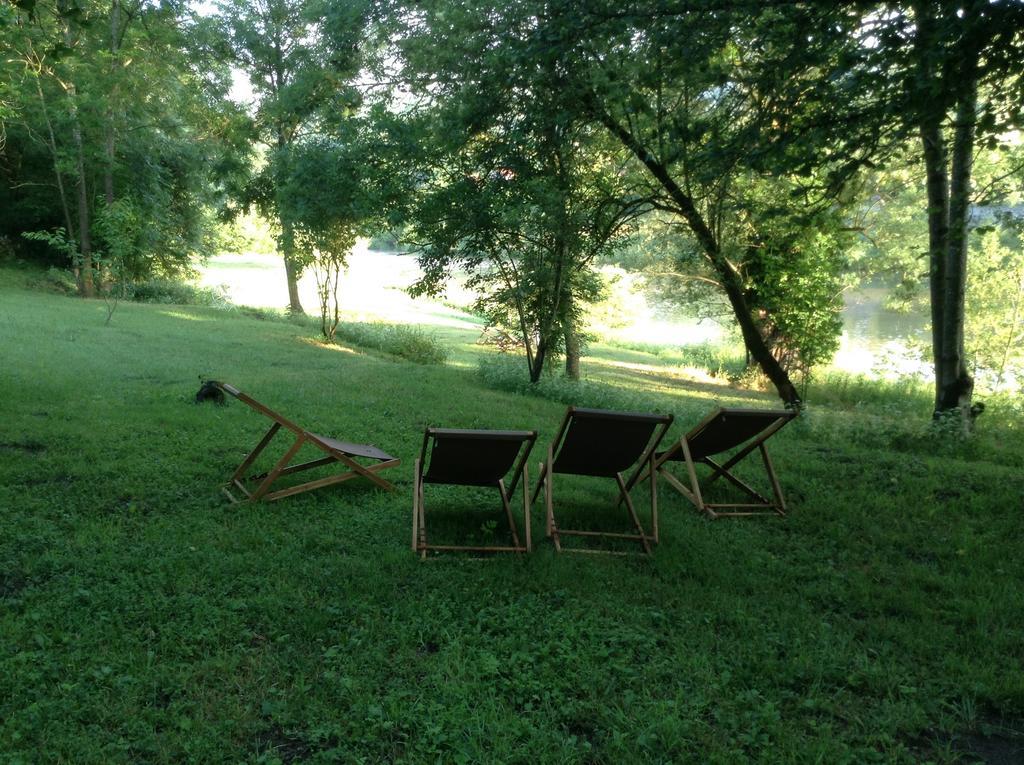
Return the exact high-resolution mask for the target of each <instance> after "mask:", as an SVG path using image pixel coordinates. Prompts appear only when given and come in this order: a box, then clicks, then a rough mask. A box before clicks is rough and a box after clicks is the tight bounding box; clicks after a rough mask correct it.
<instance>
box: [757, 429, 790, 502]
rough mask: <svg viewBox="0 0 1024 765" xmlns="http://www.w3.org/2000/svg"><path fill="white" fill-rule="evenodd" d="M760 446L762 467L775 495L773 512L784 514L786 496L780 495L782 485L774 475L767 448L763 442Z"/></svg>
mask: <svg viewBox="0 0 1024 765" xmlns="http://www.w3.org/2000/svg"><path fill="white" fill-rule="evenodd" d="M760 447H761V459H762V460H763V461H764V469H765V471H766V472H767V473H768V480H769V481H771V484H772V493H773V494H774V495H775V502H776V505H775V512H777V513H778V514H779V515H783V516H784V515H785V514H786V498H785V497H783V496H782V486H780V485H779V478H778V476H777V475H775V466H774V465H772V458H771V457H769V456H768V449H767V448H766V447H765V445H764V444H763V443H761V444H760Z"/></svg>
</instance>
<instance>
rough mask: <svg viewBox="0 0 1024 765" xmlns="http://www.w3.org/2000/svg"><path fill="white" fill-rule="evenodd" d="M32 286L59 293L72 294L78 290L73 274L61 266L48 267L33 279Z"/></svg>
mask: <svg viewBox="0 0 1024 765" xmlns="http://www.w3.org/2000/svg"><path fill="white" fill-rule="evenodd" d="M33 286H35V287H37V288H39V289H42V290H46V291H47V292H56V293H58V294H61V295H74V294H77V292H78V284H77V283H76V282H75V275H74V274H73V273H71V272H70V271H66V270H64V269H63V268H48V269H47V270H46V271H45V272H44V273H43V274H41V275H40V276H39V278H38V279H36V280H35V282H34V284H33Z"/></svg>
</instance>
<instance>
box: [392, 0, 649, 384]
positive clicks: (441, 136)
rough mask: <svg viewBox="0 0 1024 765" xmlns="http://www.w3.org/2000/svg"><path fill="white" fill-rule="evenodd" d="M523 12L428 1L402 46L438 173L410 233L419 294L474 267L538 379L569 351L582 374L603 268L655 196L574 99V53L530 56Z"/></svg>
mask: <svg viewBox="0 0 1024 765" xmlns="http://www.w3.org/2000/svg"><path fill="white" fill-rule="evenodd" d="M485 6H486V7H485ZM522 12H523V9H522V7H521V6H512V7H505V6H502V7H500V8H499V7H492V6H489V5H487V4H479V5H478V6H473V7H463V8H459V9H453V8H452V7H450V5H449V4H447V3H431V4H423V3H418V4H417V5H416V21H415V23H414V24H413V25H411V26H409V27H407V28H405V29H403V30H401V41H400V49H401V60H402V62H403V63H404V71H403V81H404V83H405V85H406V87H407V88H409V90H410V91H411V93H412V95H413V96H415V97H418V98H419V99H420V103H419V105H418V107H417V109H416V110H410V111H409V112H408V113H407V115H406V116H407V123H410V124H416V125H418V126H419V129H420V131H421V135H422V136H423V139H424V140H423V141H422V145H423V146H424V148H425V151H423V152H421V153H420V156H421V157H422V158H423V164H424V168H425V169H426V176H427V177H425V178H423V179H421V181H420V182H419V183H418V184H417V188H416V200H417V204H416V205H415V206H414V209H413V210H412V211H411V214H410V218H411V222H410V226H409V231H408V238H409V240H410V241H412V242H413V243H414V244H415V245H416V246H417V249H418V250H419V257H420V264H421V266H422V267H423V269H424V276H423V278H422V279H421V280H420V282H419V284H418V285H417V291H418V292H421V293H422V292H436V291H439V290H440V289H441V288H442V287H443V285H444V283H445V281H446V279H447V277H448V275H449V274H450V273H451V272H452V271H454V270H455V269H457V268H460V269H463V270H465V271H467V272H468V273H469V274H470V285H471V286H473V287H476V288H477V289H479V290H480V291H481V292H482V298H481V300H480V301H479V303H478V307H479V308H480V309H481V310H482V311H484V312H485V314H486V315H487V316H488V318H489V319H490V321H491V323H492V324H494V325H497V326H499V327H501V328H502V329H503V330H505V331H508V332H511V333H513V334H515V335H517V336H518V337H519V339H520V341H521V343H522V347H523V349H524V351H525V358H526V365H527V370H528V372H529V376H530V379H531V381H533V382H536V381H537V380H539V379H540V376H541V374H542V373H543V371H544V369H545V366H546V364H547V362H548V359H550V357H551V356H552V355H553V354H555V353H556V352H558V351H559V350H563V351H565V355H566V370H567V372H568V374H569V375H570V376H578V375H579V353H580V347H579V323H580V321H581V311H580V307H581V306H580V304H581V303H583V302H586V301H588V300H592V299H593V298H594V297H595V296H596V292H597V286H598V283H597V279H596V277H595V275H594V273H593V271H592V267H591V266H592V263H593V261H594V259H595V258H597V257H598V256H600V255H602V254H603V253H606V252H607V251H608V250H609V249H610V248H612V247H614V246H615V243H616V242H617V241H618V240H619V239H620V238H621V237H622V235H623V234H624V232H625V231H626V230H627V229H628V227H629V225H630V224H631V222H632V221H633V220H634V219H635V218H636V217H637V216H638V215H639V214H641V213H642V212H644V211H645V210H646V209H648V207H649V200H647V199H646V198H645V197H642V196H639V195H638V194H637V193H636V190H635V189H634V188H633V187H632V183H631V181H630V179H629V178H628V177H627V176H625V175H624V174H622V173H621V172H620V170H621V168H620V167H618V166H617V164H616V162H617V158H616V156H615V154H614V152H609V147H611V148H614V146H612V145H611V144H610V142H609V141H608V140H607V138H606V137H605V136H603V135H602V133H601V132H600V131H598V130H595V129H594V127H593V126H590V125H588V124H586V123H585V122H583V121H581V120H579V119H578V118H576V117H575V116H574V115H573V113H572V109H571V107H570V106H569V105H568V104H566V103H565V101H564V99H565V97H566V92H565V90H564V88H563V85H564V83H563V79H564V72H565V68H566V65H565V62H563V61H561V60H560V56H561V53H562V52H561V51H559V50H557V49H554V48H552V49H550V50H549V51H548V52H546V53H542V54H540V55H537V56H534V57H533V58H532V59H530V60H524V59H519V58H517V56H518V54H519V53H520V52H521V45H522V36H523V35H526V36H529V35H530V34H531V31H530V27H529V23H530V16H529V14H527V15H526V16H523V15H522Z"/></svg>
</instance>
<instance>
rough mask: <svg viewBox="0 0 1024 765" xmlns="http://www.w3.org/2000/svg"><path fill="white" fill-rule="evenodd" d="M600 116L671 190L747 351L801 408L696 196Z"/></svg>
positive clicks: (626, 133) (612, 122)
mask: <svg viewBox="0 0 1024 765" xmlns="http://www.w3.org/2000/svg"><path fill="white" fill-rule="evenodd" d="M597 116H598V119H600V120H601V122H602V124H604V126H605V127H606V128H607V129H608V130H609V132H611V133H612V135H614V136H615V137H616V138H617V139H619V141H621V142H622V144H623V145H624V146H625V147H626V148H627V149H629V150H630V151H631V152H632V153H633V155H634V156H636V158H637V159H639V160H640V162H641V163H643V165H644V166H645V167H646V168H647V170H648V171H649V172H650V173H651V175H652V176H653V177H654V178H655V180H657V182H658V183H659V184H660V185H661V187H662V188H663V189H664V190H665V192H667V193H668V195H669V197H670V198H671V199H672V201H673V203H674V204H675V205H676V207H678V208H679V212H680V214H681V215H682V217H683V219H684V220H685V221H686V224H687V225H688V226H689V228H690V230H691V231H692V232H693V234H694V236H696V238H697V241H698V242H699V243H700V245H701V248H702V249H703V250H704V255H705V257H707V259H708V262H709V263H710V264H711V267H712V268H713V269H714V270H715V273H716V274H717V275H718V281H719V283H720V284H721V285H722V289H723V290H724V291H725V295H726V297H727V298H728V299H729V305H730V306H731V307H732V311H733V315H734V316H735V317H736V323H737V324H739V327H740V332H741V333H742V335H743V343H744V345H745V346H746V349H747V353H749V354H750V356H751V357H753V359H754V361H756V362H757V364H758V366H759V367H760V368H761V371H762V372H763V373H764V375H765V377H767V378H768V379H769V380H770V381H771V383H772V385H774V386H775V390H776V392H777V393H778V394H779V398H781V399H782V401H783V402H784V403H785V404H786V406H789V407H794V408H798V407H800V405H801V401H800V395H799V393H798V392H797V389H796V386H795V385H794V384H793V382H792V381H791V380H790V379H789V374H788V373H787V372H786V370H785V369H784V368H783V367H782V365H781V364H780V363H779V361H778V359H776V358H775V357H774V356H773V355H772V352H771V349H769V347H768V344H767V343H766V342H765V339H764V337H763V336H762V335H761V330H760V329H759V328H758V326H757V322H755V321H754V316H753V314H752V313H751V310H750V306H749V305H747V299H746V297H745V296H744V294H743V284H742V281H741V279H740V276H739V274H738V273H737V272H736V269H735V268H733V266H732V264H731V263H730V262H729V260H728V258H727V257H726V256H725V255H724V253H723V252H722V250H721V248H720V247H719V244H718V240H717V239H716V238H715V235H714V233H713V232H712V231H711V228H710V227H709V226H708V224H707V222H706V221H705V220H704V218H703V217H702V216H701V214H700V212H699V211H698V210H697V207H696V205H695V204H694V201H693V199H691V198H690V197H689V195H687V194H686V192H685V191H683V189H682V188H680V186H679V184H678V183H676V181H675V179H674V178H672V176H671V175H670V174H669V172H668V168H666V167H665V165H663V164H662V163H661V162H659V161H658V160H657V159H656V158H655V157H654V155H653V154H651V153H650V152H649V151H647V148H646V147H645V146H644V145H643V144H641V143H640V142H639V141H638V140H637V139H636V137H635V136H634V135H633V134H632V133H631V132H629V131H628V130H627V129H626V128H624V127H622V125H620V124H619V123H618V122H617V121H616V120H615V119H613V118H612V117H611V115H609V114H608V113H607V112H605V111H604V110H603V109H598V110H597Z"/></svg>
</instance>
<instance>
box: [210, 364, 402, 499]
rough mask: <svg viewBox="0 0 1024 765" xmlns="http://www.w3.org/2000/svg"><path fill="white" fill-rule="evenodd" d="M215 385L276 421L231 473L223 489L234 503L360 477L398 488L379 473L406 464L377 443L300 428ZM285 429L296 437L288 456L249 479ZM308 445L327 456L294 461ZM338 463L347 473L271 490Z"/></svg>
mask: <svg viewBox="0 0 1024 765" xmlns="http://www.w3.org/2000/svg"><path fill="white" fill-rule="evenodd" d="M214 384H215V385H216V386H217V387H218V388H219V389H220V390H222V391H224V392H225V393H227V394H228V395H230V396H233V397H234V398H236V399H238V400H239V401H241V402H242V403H243V404H245V405H246V406H248V407H250V408H252V409H254V410H256V411H257V412H259V413H260V414H262V415H264V416H266V417H268V418H270V419H271V420H273V424H272V425H271V426H270V429H269V430H268V431H267V432H266V434H265V435H264V436H263V438H261V439H260V441H259V443H258V444H256V446H255V447H254V448H253V450H252V451H251V452H249V454H248V455H247V456H246V458H245V459H244V460H242V462H241V464H240V465H239V466H238V467H237V468H236V469H235V472H234V473H232V474H231V478H229V479H228V481H227V483H225V484H224V485H223V486H222V487H221V491H223V492H224V494H225V495H226V496H227V498H228V499H230V500H231V501H232V502H235V503H237V502H245V501H250V502H256V501H258V500H265V501H267V502H272V501H274V500H277V499H283V498H285V497H290V496H293V495H295V494H302V493H303V492H307V491H312V490H313V489H320V488H323V487H325V486H332V485H334V484H337V483H342V482H343V481H348V480H350V479H352V478H357V477H359V476H362V477H363V478H366V479H368V480H369V481H371V482H372V483H374V484H375V485H377V486H379V487H380V488H382V489H387V490H388V491H394V490H395V486H394V484H392V483H391V482H390V481H387V480H385V479H384V478H381V477H380V476H379V475H377V473H379V472H380V471H382V470H387V469H388V468H392V467H397V466H398V465H400V464H402V461H401V460H400V459H398V458H396V457H392V456H390V455H388V454H385V453H384V452H382V451H381V450H380V449H377V448H376V447H374V446H368V445H366V444H349V443H345V442H342V441H337V440H335V439H333V438H328V437H326V436H322V435H319V434H317V433H312V432H310V431H308V430H305V429H304V428H301V427H299V426H298V425H296V424H295V423H294V422H292V421H290V420H288V419H287V418H285V417H283V416H282V415H280V414H278V413H277V412H275V411H274V410H273V409H270V408H269V407H267V406H265V405H264V404H261V403H260V402H259V401H257V400H256V399H254V398H252V397H250V396H247V395H246V394H245V393H242V392H241V391H240V390H238V388H235V387H234V386H232V385H228V384H227V383H222V382H216V383H214ZM282 428H283V429H285V430H287V431H290V432H291V433H292V434H293V435H294V436H295V441H294V443H292V445H291V446H290V447H289V448H288V450H287V451H286V452H285V453H284V455H283V456H282V457H281V458H280V459H279V460H278V461H277V462H276V463H275V464H274V466H273V467H272V468H271V469H270V470H268V471H266V472H263V473H259V474H258V475H252V476H249V477H248V478H246V477H245V473H246V471H247V470H248V469H249V468H250V467H251V466H252V464H253V462H255V461H256V458H257V457H259V455H260V454H261V453H262V452H263V450H264V449H266V448H267V446H269V445H270V442H271V441H273V439H274V436H276V435H277V434H278V432H279V431H280V430H281V429H282ZM305 444H310V445H312V446H314V447H316V448H317V449H319V450H320V451H322V452H323V453H324V454H325V456H323V457H320V458H318V459H315V460H310V461H309V462H303V463H300V464H298V465H292V464H290V463H291V461H292V460H293V459H294V458H295V455H296V454H298V452H299V449H301V448H302V447H303V446H304V445H305ZM356 457H359V458H365V459H370V460H374V464H371V465H362V464H360V463H359V462H357V461H356V459H355V458H356ZM335 462H337V463H339V464H340V465H341V466H343V467H345V468H347V470H346V471H345V472H344V473H340V474H337V475H332V476H327V477H325V478H319V479H317V480H314V481H307V482H306V483H301V484H298V485H295V486H289V487H287V488H283V489H278V490H276V491H271V488H272V487H273V485H274V483H275V482H276V481H277V480H279V479H280V478H284V477H285V476H288V475H292V474H294V473H299V472H302V471H303V470H310V469H312V468H317V467H322V466H324V465H330V464H332V463H335ZM246 481H249V482H255V486H254V487H253V488H251V489H250V488H249V487H248V486H246V483H245V482H246ZM235 491H237V492H241V494H242V497H238V496H236V495H235Z"/></svg>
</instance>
